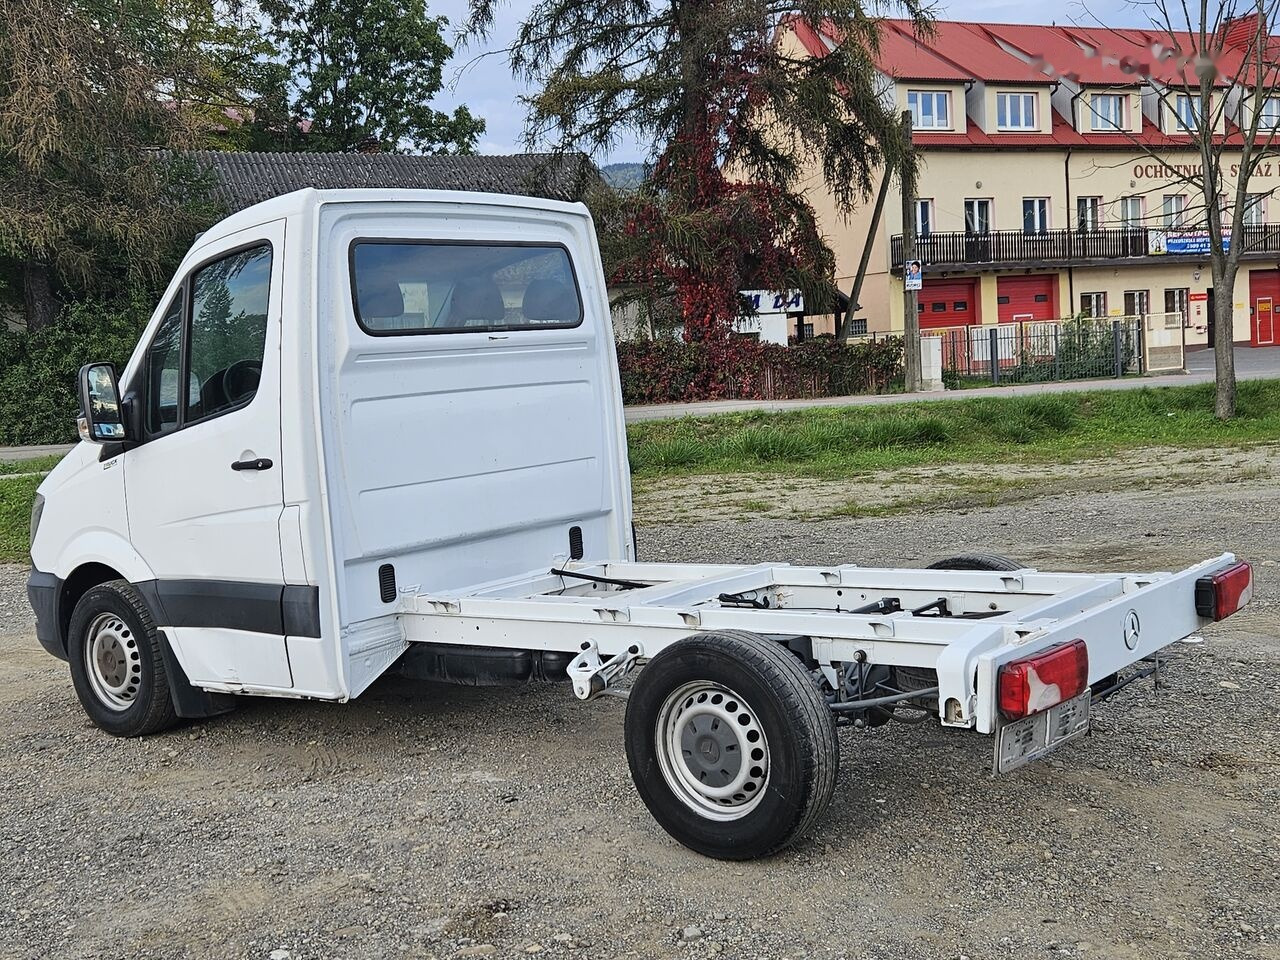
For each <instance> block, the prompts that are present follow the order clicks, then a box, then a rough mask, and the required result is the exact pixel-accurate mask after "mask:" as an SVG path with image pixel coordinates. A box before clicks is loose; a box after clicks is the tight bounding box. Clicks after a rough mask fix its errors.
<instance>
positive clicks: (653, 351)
mask: <svg viewBox="0 0 1280 960" xmlns="http://www.w3.org/2000/svg"><path fill="white" fill-rule="evenodd" d="M618 367H619V368H620V371H621V374H622V399H623V402H624V403H680V402H688V401H695V400H720V399H733V400H791V399H801V398H807V397H842V396H847V395H849V394H856V393H880V392H882V391H885V390H887V389H889V388H890V387H891V386H892V385H893V384H895V383H899V384H900V383H901V382H902V376H903V373H902V338H901V337H883V338H880V339H878V340H863V341H859V342H857V343H853V344H843V343H840V342H838V341H837V340H836V339H835V338H834V337H831V336H821V337H817V338H815V339H812V340H806V341H804V342H803V343H797V344H793V345H792V346H789V347H784V346H782V345H781V344H774V343H761V342H759V341H756V340H747V339H745V338H744V339H734V340H731V341H728V342H727V343H711V344H708V343H686V342H685V341H683V340H675V339H659V340H639V341H633V342H629V343H620V344H618Z"/></svg>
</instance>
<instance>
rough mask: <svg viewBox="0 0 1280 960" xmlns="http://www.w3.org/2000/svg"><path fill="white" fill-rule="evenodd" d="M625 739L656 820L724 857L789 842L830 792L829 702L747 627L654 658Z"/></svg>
mask: <svg viewBox="0 0 1280 960" xmlns="http://www.w3.org/2000/svg"><path fill="white" fill-rule="evenodd" d="M626 743H627V761H628V763H629V765H630V767H631V777H632V779H633V780H634V781H635V785H636V790H637V791H638V792H639V794H640V798H641V799H642V800H643V801H644V803H645V806H647V807H648V808H649V811H650V813H652V814H653V816H654V819H656V820H657V821H658V823H659V824H661V825H662V827H663V829H665V830H666V831H667V832H668V833H669V834H671V836H672V837H674V838H675V839H676V840H678V841H680V842H681V843H683V844H684V845H685V846H687V847H690V848H691V849H693V850H696V851H698V852H699V853H702V854H705V855H706V856H709V857H716V858H718V859H722V860H748V859H751V858H753V857H761V856H766V855H768V854H770V853H773V852H774V851H776V850H778V849H780V848H781V847H783V846H786V845H787V844H788V843H790V842H791V841H793V840H794V839H796V838H797V837H799V836H800V835H801V834H803V833H804V831H805V830H807V829H808V828H809V827H810V826H811V825H812V824H813V822H814V821H815V820H816V819H817V818H818V816H819V815H820V814H821V813H822V812H823V810H825V809H826V807H827V804H828V803H829V802H830V801H831V796H832V794H833V793H834V791H835V782H836V773H837V771H838V767H839V746H838V743H837V741H836V734H835V723H834V721H833V719H832V716H831V711H830V710H829V709H828V707H827V705H826V702H825V701H824V700H823V698H822V695H821V694H820V692H819V691H818V688H817V686H816V685H815V684H814V682H813V679H812V678H811V677H810V675H809V673H808V672H807V671H806V670H805V667H804V665H803V664H802V663H801V662H800V661H799V660H798V659H797V658H796V656H795V655H794V654H792V653H791V652H790V651H789V650H787V649H786V648H785V647H783V646H781V645H780V644H778V643H776V642H774V641H772V640H767V639H765V638H764V637H761V636H758V635H756V634H753V633H747V632H745V631H737V630H732V631H728V630H727V631H723V632H719V633H702V634H696V635H694V636H692V637H688V638H686V639H684V640H681V641H679V642H678V643H675V644H672V645H671V646H670V647H668V648H667V649H665V650H663V651H662V652H661V653H660V654H658V655H657V656H656V657H654V658H653V660H652V661H650V663H649V664H648V666H646V667H645V668H644V669H643V670H641V671H640V674H639V676H637V678H636V681H635V684H634V685H633V686H632V689H631V695H630V697H629V698H628V700H627V716H626Z"/></svg>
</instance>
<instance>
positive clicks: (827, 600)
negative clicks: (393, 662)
mask: <svg viewBox="0 0 1280 960" xmlns="http://www.w3.org/2000/svg"><path fill="white" fill-rule="evenodd" d="M1234 561H1235V557H1234V555H1232V554H1229V553H1227V554H1222V555H1221V556H1219V557H1215V558H1213V559H1211V560H1206V561H1204V562H1203V563H1199V564H1196V565H1195V566H1193V567H1189V568H1187V569H1185V570H1182V571H1180V572H1178V573H1147V574H1080V573H1042V572H1040V571H1038V570H1034V569H1031V568H1028V569H1024V570H1016V571H976V570H974V571H970V570H919V569H894V568H872V567H859V566H853V565H842V566H830V567H815V566H803V567H802V566H791V565H789V564H758V565H755V566H737V565H720V564H665V563H632V562H617V563H614V562H607V563H569V564H565V565H563V566H562V567H560V568H557V569H559V570H561V571H562V572H560V573H554V572H550V571H539V572H534V573H530V574H528V575H525V576H520V577H513V578H509V579H505V580H499V581H495V582H492V583H487V584H482V585H479V586H476V587H473V588H469V589H467V590H463V591H458V592H456V593H448V594H436V593H425V592H421V591H419V590H418V589H416V588H413V587H409V588H406V589H404V590H402V591H401V595H400V598H399V608H398V618H399V620H400V624H401V629H402V630H403V633H404V639H405V640H406V641H409V642H423V643H439V644H461V645H471V646H478V647H479V646H483V647H505V648H511V649H523V650H557V651H565V652H575V653H577V652H581V651H586V650H590V651H591V652H592V654H593V655H594V656H595V657H597V658H598V661H599V662H601V663H604V662H608V661H610V660H611V659H614V658H616V660H614V662H615V663H616V664H625V665H626V666H627V668H629V667H630V666H631V664H632V663H633V662H635V661H639V662H643V661H644V660H646V659H647V658H650V657H653V656H655V655H656V654H657V653H658V652H659V651H661V650H662V649H663V648H665V647H666V646H668V645H670V644H672V643H675V642H676V641H678V640H680V639H682V638H684V637H687V636H689V635H690V634H692V633H698V632H705V631H721V630H746V631H750V632H753V633H757V634H762V635H766V636H770V635H772V636H785V637H796V636H801V637H806V638H808V641H809V645H810V649H811V652H812V656H813V658H814V660H816V661H817V664H818V666H819V668H820V669H821V670H822V672H823V675H824V676H825V677H826V679H827V680H828V681H829V682H830V683H831V685H832V687H834V688H838V687H839V683H840V670H841V668H842V666H843V665H845V664H848V663H869V664H872V665H883V666H890V667H916V668H927V669H932V670H935V671H936V672H937V676H938V693H937V698H938V715H939V719H940V720H941V722H942V724H943V725H944V726H949V727H962V728H968V729H973V730H976V731H978V732H980V733H992V732H994V731H995V730H996V729H997V727H998V726H999V724H1000V718H999V716H998V714H997V710H996V681H997V674H998V671H999V668H1000V667H1001V665H1002V664H1004V663H1007V662H1009V661H1011V660H1015V659H1020V658H1023V657H1027V656H1029V655H1031V654H1034V653H1036V652H1037V651H1040V650H1043V649H1047V648H1049V647H1052V646H1055V645H1057V644H1059V643H1064V642H1068V641H1071V640H1076V639H1082V640H1084V641H1085V642H1086V644H1087V645H1088V648H1089V682H1090V683H1094V682H1097V681H1099V680H1102V679H1104V678H1107V677H1110V676H1111V675H1113V674H1115V673H1118V672H1119V671H1121V670H1123V669H1124V668H1126V667H1128V666H1130V665H1131V664H1134V663H1136V662H1138V661H1140V660H1143V659H1145V658H1149V657H1153V656H1154V655H1155V654H1156V653H1157V652H1158V651H1160V650H1161V649H1163V648H1164V647H1166V646H1168V645H1169V644H1171V643H1175V642H1177V641H1178V640H1180V639H1182V638H1184V637H1186V636H1188V635H1190V634H1192V633H1194V632H1196V631H1197V630H1199V629H1200V628H1201V627H1202V626H1203V625H1204V624H1205V623H1206V622H1207V621H1206V620H1204V619H1203V618H1201V617H1200V616H1199V615H1198V614H1197V612H1196V607H1195V599H1194V596H1195V582H1196V580H1197V579H1198V578H1199V577H1201V576H1204V575H1205V574H1208V573H1211V572H1213V571H1215V570H1218V569H1221V568H1222V567H1224V566H1227V565H1229V564H1231V563H1233V562H1234ZM619 581H621V584H620V583H619ZM941 601H945V603H941ZM867 611H871V612H867ZM881 611H883V612H881ZM913 611H914V612H913Z"/></svg>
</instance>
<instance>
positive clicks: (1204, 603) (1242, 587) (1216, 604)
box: [1196, 560, 1253, 620]
mask: <svg viewBox="0 0 1280 960" xmlns="http://www.w3.org/2000/svg"><path fill="white" fill-rule="evenodd" d="M1252 599H1253V568H1252V567H1250V566H1249V565H1248V564H1247V563H1245V562H1244V561H1243V560H1242V561H1240V562H1239V563H1236V564H1233V565H1231V566H1229V567H1226V568H1225V569H1223V570H1219V571H1218V572H1217V573H1211V574H1209V576H1207V577H1201V578H1200V579H1199V580H1197V581H1196V613H1198V614H1199V615H1200V616H1202V617H1205V618H1207V619H1209V620H1225V619H1227V617H1229V616H1231V615H1232V614H1233V613H1235V612H1236V611H1237V610H1239V609H1240V608H1241V607H1243V606H1244V605H1245V604H1246V603H1248V602H1249V601H1250V600H1252Z"/></svg>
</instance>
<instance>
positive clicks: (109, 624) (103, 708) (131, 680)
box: [67, 580, 178, 737]
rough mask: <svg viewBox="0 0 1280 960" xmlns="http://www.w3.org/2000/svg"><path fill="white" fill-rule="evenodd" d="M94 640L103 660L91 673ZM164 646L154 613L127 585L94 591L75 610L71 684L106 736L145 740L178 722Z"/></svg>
mask: <svg viewBox="0 0 1280 960" xmlns="http://www.w3.org/2000/svg"><path fill="white" fill-rule="evenodd" d="M95 636H97V637H99V652H98V654H97V655H96V656H98V657H99V659H98V661H97V666H96V667H91V666H90V663H89V656H90V655H91V653H92V651H93V638H94V637H95ZM160 643H161V641H160V637H159V636H158V635H157V633H156V626H155V621H153V620H152V619H151V611H150V610H148V609H147V605H146V604H145V603H143V601H142V598H141V597H140V596H138V592H137V591H136V590H134V589H133V586H132V585H131V584H130V583H129V582H128V581H126V580H112V581H111V582H109V583H102V584H99V585H98V586H96V587H92V588H91V589H89V590H88V591H87V592H86V593H85V594H84V596H82V597H81V598H80V601H79V602H78V603H77V604H76V607H75V610H73V611H72V613H71V625H70V627H69V628H68V631H67V659H68V661H70V664H71V681H72V683H73V684H74V685H75V688H76V696H78V697H79V698H80V705H81V706H83V707H84V710H85V713H87V714H89V717H90V718H91V719H92V720H93V722H94V723H96V724H97V725H98V726H99V727H101V728H102V729H103V730H105V731H106V732H107V733H110V734H113V735H115V736H117V737H142V736H146V735H147V734H151V733H159V732H160V731H161V730H165V729H167V728H169V727H171V726H173V724H174V723H175V722H176V721H177V719H178V718H177V714H176V713H175V712H174V706H173V698H172V696H171V695H170V693H169V677H168V674H167V672H166V671H165V668H164V657H163V655H162V652H161V648H160ZM104 664H105V665H104ZM116 678H118V683H117V682H116Z"/></svg>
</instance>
